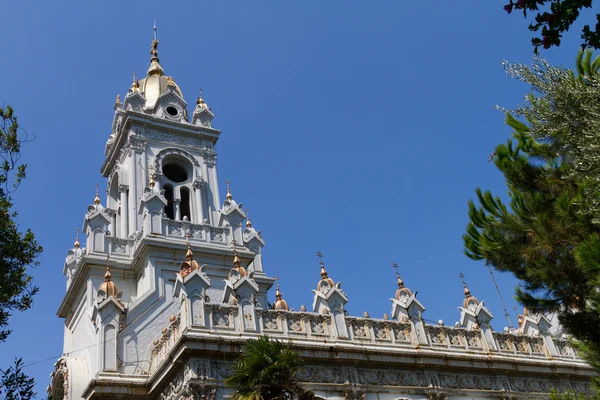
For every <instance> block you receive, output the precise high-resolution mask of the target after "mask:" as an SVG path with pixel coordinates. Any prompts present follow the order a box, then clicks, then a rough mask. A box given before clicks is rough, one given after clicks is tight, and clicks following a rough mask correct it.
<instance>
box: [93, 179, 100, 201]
mask: <svg viewBox="0 0 600 400" xmlns="http://www.w3.org/2000/svg"><path fill="white" fill-rule="evenodd" d="M94 204H95V205H97V206H98V205H100V196H98V184H97V183H96V197H94Z"/></svg>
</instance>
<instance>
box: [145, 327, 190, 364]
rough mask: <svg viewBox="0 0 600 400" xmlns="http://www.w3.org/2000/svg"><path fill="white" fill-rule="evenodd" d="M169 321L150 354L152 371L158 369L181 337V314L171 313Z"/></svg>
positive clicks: (155, 341)
mask: <svg viewBox="0 0 600 400" xmlns="http://www.w3.org/2000/svg"><path fill="white" fill-rule="evenodd" d="M169 322H170V323H169V326H168V327H165V328H163V329H162V334H161V336H160V339H155V340H154V347H153V349H152V355H151V356H150V373H152V372H154V371H155V370H156V367H157V366H158V365H159V364H160V363H161V362H162V361H163V360H164V359H165V358H166V357H167V355H168V354H169V352H170V351H171V349H172V348H173V346H174V345H175V343H177V341H178V340H179V338H180V337H181V332H182V327H181V315H171V317H170V319H169Z"/></svg>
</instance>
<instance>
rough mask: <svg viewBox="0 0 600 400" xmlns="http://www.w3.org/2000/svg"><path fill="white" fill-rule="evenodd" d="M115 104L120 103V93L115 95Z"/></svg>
mask: <svg viewBox="0 0 600 400" xmlns="http://www.w3.org/2000/svg"><path fill="white" fill-rule="evenodd" d="M115 104H121V95H120V94H118V95H117V100H116V101H115Z"/></svg>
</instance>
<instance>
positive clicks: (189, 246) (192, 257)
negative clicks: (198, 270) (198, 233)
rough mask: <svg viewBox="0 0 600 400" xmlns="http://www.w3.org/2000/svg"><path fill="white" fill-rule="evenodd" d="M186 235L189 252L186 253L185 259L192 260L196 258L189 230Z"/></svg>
mask: <svg viewBox="0 0 600 400" xmlns="http://www.w3.org/2000/svg"><path fill="white" fill-rule="evenodd" d="M185 237H186V238H187V252H186V253H185V259H186V260H188V261H192V260H193V259H194V253H193V252H192V244H191V243H190V234H189V232H188V233H187V234H186V235H185Z"/></svg>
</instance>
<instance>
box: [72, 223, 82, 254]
mask: <svg viewBox="0 0 600 400" xmlns="http://www.w3.org/2000/svg"><path fill="white" fill-rule="evenodd" d="M79 246H81V245H80V244H79V227H77V230H76V231H75V243H74V244H73V247H74V248H76V249H78V248H79Z"/></svg>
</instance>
